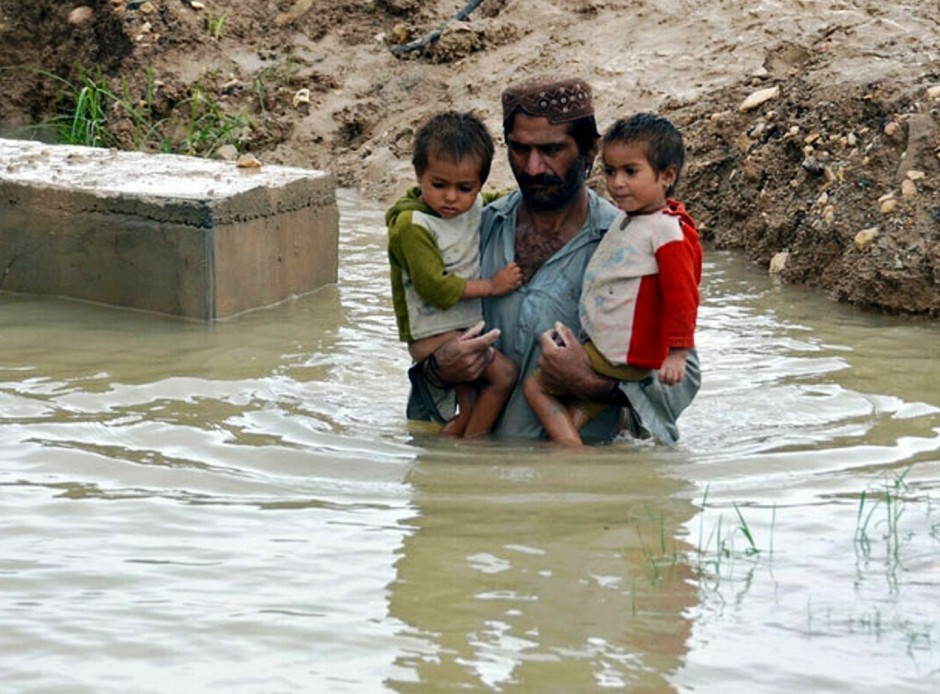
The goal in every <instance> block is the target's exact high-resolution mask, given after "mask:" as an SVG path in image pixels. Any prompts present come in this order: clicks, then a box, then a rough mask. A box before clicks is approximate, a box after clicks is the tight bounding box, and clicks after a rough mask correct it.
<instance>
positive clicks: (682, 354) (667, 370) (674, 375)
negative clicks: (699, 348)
mask: <svg viewBox="0 0 940 694" xmlns="http://www.w3.org/2000/svg"><path fill="white" fill-rule="evenodd" d="M688 356H689V350H687V349H676V350H670V351H669V355H668V356H667V357H666V361H664V362H663V365H662V368H660V370H659V381H660V383H662V384H663V385H666V386H674V385H675V384H676V383H678V382H679V381H681V380H682V379H683V378H684V377H685V360H686V357H688Z"/></svg>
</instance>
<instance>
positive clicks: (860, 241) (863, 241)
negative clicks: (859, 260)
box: [855, 227, 880, 251]
mask: <svg viewBox="0 0 940 694" xmlns="http://www.w3.org/2000/svg"><path fill="white" fill-rule="evenodd" d="M879 233H880V232H879V231H878V227H868V228H867V229H862V230H861V231H860V232H858V233H857V234H856V235H855V247H856V248H857V249H858V250H860V251H863V250H865V249H866V248H868V247H869V246H870V245H871V243H872V241H874V240H875V239H876V238H878V234H879Z"/></svg>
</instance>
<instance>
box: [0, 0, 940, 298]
mask: <svg viewBox="0 0 940 694" xmlns="http://www.w3.org/2000/svg"><path fill="white" fill-rule="evenodd" d="M82 5H84V6H86V7H87V8H88V11H82V13H80V15H81V16H83V17H84V19H81V21H77V22H76V21H75V20H76V18H79V17H77V16H76V15H74V14H73V15H71V17H72V22H71V23H70V21H69V17H70V12H72V11H73V10H74V9H75V8H76V7H78V6H82ZM462 7H464V3H463V2H462V1H461V2H447V1H430V2H425V1H419V0H374V1H373V2H369V1H366V0H339V1H336V2H333V1H330V2H327V1H324V0H280V1H270V0H229V1H227V2H221V1H213V0H203V2H201V3H200V2H191V1H190V0H150V1H149V2H136V1H135V2H131V1H128V0H75V2H74V3H68V2H65V3H63V2H58V1H54V0H38V1H28V0H16V1H14V0H0V65H3V66H15V65H23V64H33V65H41V66H42V67H43V68H44V69H46V70H48V71H50V72H53V73H55V74H57V75H62V76H69V77H73V76H74V75H75V69H76V68H75V66H76V64H82V65H84V66H86V67H88V66H92V65H97V66H100V67H101V68H102V69H103V70H104V71H105V74H107V75H108V78H109V79H111V80H113V81H115V83H120V81H121V80H123V82H124V83H126V84H130V85H132V86H133V87H134V88H137V89H142V86H141V85H143V84H144V82H145V79H146V75H147V74H148V71H149V73H150V74H151V75H152V77H153V79H155V80H156V81H157V82H156V84H157V87H158V97H159V98H158V100H157V101H156V102H155V104H157V105H158V106H159V108H161V109H163V110H164V111H165V114H164V115H167V116H168V115H170V114H171V113H172V110H173V108H174V104H178V103H179V101H180V100H181V98H182V97H181V95H185V94H186V93H187V90H191V88H192V85H194V84H199V85H201V86H202V87H203V88H205V89H206V90H207V91H208V92H209V93H210V94H212V95H213V97H214V98H215V99H217V100H218V103H219V104H220V105H222V106H223V107H224V108H226V109H227V110H231V111H232V112H236V111H238V112H243V113H247V114H250V115H251V116H252V119H253V122H254V124H255V125H254V127H253V128H251V129H250V130H248V131H247V132H245V133H244V134H243V136H242V137H241V139H240V141H239V143H238V147H239V149H241V150H242V151H252V152H254V153H255V154H256V155H257V156H259V157H260V158H261V159H262V161H264V162H266V163H280V164H290V165H298V166H305V167H313V168H321V169H329V170H331V171H333V172H334V174H335V176H336V179H337V181H338V183H339V184H340V185H344V186H350V187H355V188H357V189H358V190H359V191H360V192H361V193H362V194H363V195H365V196H368V197H371V198H374V199H377V200H380V201H388V200H390V199H392V198H393V197H395V196H396V195H397V194H398V193H400V192H401V190H403V189H404V188H405V187H406V186H407V185H409V184H410V183H411V180H412V172H411V169H410V165H409V163H408V162H409V157H410V143H411V137H412V135H413V132H414V129H415V126H416V125H417V124H419V123H420V122H421V121H422V120H423V119H424V118H425V117H427V116H428V115H429V114H430V113H432V112H434V111H438V110H441V109H447V108H455V109H461V110H475V111H476V112H477V113H479V114H480V115H481V116H483V117H484V119H485V120H486V122H487V123H488V125H489V126H490V127H491V129H492V130H493V132H494V134H497V135H498V134H499V133H500V130H501V128H500V113H499V106H498V104H499V93H500V91H501V90H502V88H503V87H504V86H505V85H506V84H507V83H508V82H509V81H511V80H515V79H517V78H521V77H524V76H526V75H530V74H535V73H542V72H550V73H569V74H579V75H581V76H584V77H586V78H587V79H588V80H589V81H590V82H591V83H592V85H593V86H594V89H595V100H596V105H597V110H598V120H599V122H600V124H601V127H603V126H605V125H606V124H607V123H609V122H610V121H612V120H613V119H614V118H616V117H618V116H620V115H627V114H629V113H631V112H635V111H639V110H658V111H660V112H662V113H664V114H666V115H668V116H669V117H671V118H673V119H674V120H675V122H676V123H677V124H679V125H680V126H681V128H682V129H683V132H684V134H685V136H686V139H687V143H688V147H689V153H690V157H689V165H688V170H687V172H686V175H685V181H684V184H683V187H682V189H681V190H680V191H679V193H680V194H679V197H681V198H683V199H684V200H685V201H686V203H687V206H688V207H689V209H690V211H691V212H692V213H693V215H694V216H696V218H697V219H698V220H699V221H700V223H701V225H702V227H703V237H704V238H705V240H706V242H708V243H710V244H711V245H712V246H714V247H726V248H742V249H744V250H745V251H746V252H747V253H748V254H749V255H750V256H751V257H752V258H753V259H754V260H755V262H759V263H761V264H764V265H766V266H768V267H772V269H773V271H775V272H779V274H780V276H781V278H783V279H784V280H785V281H793V282H805V283H809V284H814V285H818V286H819V287H821V288H822V289H824V290H825V291H827V292H828V293H829V294H830V295H831V296H833V297H834V298H836V299H838V300H843V301H849V302H852V303H855V304H859V305H862V306H866V307H871V308H874V309H877V310H883V311H887V312H892V313H898V312H900V313H911V314H922V315H930V316H938V315H940V194H938V186H940V159H938V157H940V134H938V132H940V129H938V120H940V115H938V111H940V40H938V38H940V4H938V3H936V2H923V1H922V0H900V1H895V2H891V3H885V2H876V1H866V0H854V1H848V0H845V1H839V0H819V1H813V0H779V1H777V0H761V1H759V2H752V3H739V2H729V1H728V0H701V1H699V2H689V1H680V0H659V1H657V2H646V1H645V0H620V1H610V2H605V1H602V0H482V2H480V3H479V6H478V7H476V8H475V9H474V11H473V12H472V13H471V14H470V15H469V17H468V18H467V20H466V21H463V22H450V23H449V24H447V26H446V27H445V29H444V31H443V33H442V35H441V37H440V39H439V40H438V41H437V42H436V43H434V44H433V45H431V46H429V47H427V48H425V49H422V50H418V51H410V52H407V53H404V54H401V55H395V54H394V53H393V51H392V50H391V49H392V47H394V46H400V45H402V44H404V43H407V42H409V41H413V40H418V39H420V38H421V37H423V36H424V35H426V34H427V33H428V32H430V31H431V30H434V29H436V28H439V27H440V26H441V25H442V24H444V23H445V22H447V21H448V20H449V19H450V18H452V17H453V16H454V15H455V14H456V13H457V11H458V10H460V9H461V8H462ZM222 17H224V21H222V22H221V23H220V21H219V20H220V18H222ZM51 82H52V81H51V80H48V79H45V80H43V79H39V78H37V76H36V75H35V73H29V72H25V71H23V70H17V69H7V70H3V71H0V88H2V89H3V93H4V94H5V95H6V96H5V98H4V99H3V101H2V102H0V126H2V130H0V132H7V133H10V132H16V133H17V136H22V135H20V134H19V133H21V132H22V130H21V129H20V128H21V126H23V125H25V124H28V123H33V122H36V121H38V120H41V119H42V118H44V117H47V116H48V115H49V114H50V113H51V109H52V108H53V102H54V96H55V85H54V84H52V83H51ZM774 88H776V90H775V93H774V95H773V96H772V97H770V98H768V99H767V100H766V101H763V102H762V103H760V104H759V105H756V106H754V107H753V108H746V109H742V104H744V103H745V100H746V99H747V98H748V97H749V96H751V95H753V94H754V93H755V92H762V90H771V89H774ZM302 90H306V91H302ZM768 93H770V92H768ZM306 94H309V99H305V98H304V96H305V95H306ZM511 182H512V181H511V177H510V176H509V173H508V168H507V167H506V165H505V160H504V158H503V157H498V159H497V162H496V163H495V165H494V171H493V174H492V176H491V179H490V184H491V185H492V186H493V187H504V186H507V185H510V184H511Z"/></svg>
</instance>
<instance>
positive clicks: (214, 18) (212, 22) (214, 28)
mask: <svg viewBox="0 0 940 694" xmlns="http://www.w3.org/2000/svg"><path fill="white" fill-rule="evenodd" d="M227 19H228V12H222V13H221V14H215V13H213V12H207V13H206V33H208V34H209V38H211V39H213V40H215V41H218V40H219V39H220V38H222V27H224V26H225V22H226V20H227Z"/></svg>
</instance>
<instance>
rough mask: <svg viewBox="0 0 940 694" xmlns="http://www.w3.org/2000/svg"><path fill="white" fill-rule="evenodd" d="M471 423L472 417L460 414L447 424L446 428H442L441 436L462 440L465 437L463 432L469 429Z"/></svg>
mask: <svg viewBox="0 0 940 694" xmlns="http://www.w3.org/2000/svg"><path fill="white" fill-rule="evenodd" d="M469 423H470V415H467V416H463V415H462V414H458V415H457V416H456V417H454V418H453V419H452V420H450V421H449V422H447V424H445V425H444V426H442V427H441V432H440V434H441V436H453V437H454V438H460V437H461V436H463V432H464V431H466V429H467V424H469Z"/></svg>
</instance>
